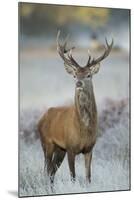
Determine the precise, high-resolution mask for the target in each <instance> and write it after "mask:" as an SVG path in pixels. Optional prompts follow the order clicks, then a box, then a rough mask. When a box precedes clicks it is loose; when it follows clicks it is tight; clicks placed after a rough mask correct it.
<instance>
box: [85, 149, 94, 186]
mask: <svg viewBox="0 0 134 200" xmlns="http://www.w3.org/2000/svg"><path fill="white" fill-rule="evenodd" d="M84 157H85V167H86V180H87V181H88V182H89V183H90V182H91V160H92V151H91V152H88V153H85V154H84Z"/></svg>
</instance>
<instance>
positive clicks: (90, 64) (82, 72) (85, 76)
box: [57, 31, 113, 89]
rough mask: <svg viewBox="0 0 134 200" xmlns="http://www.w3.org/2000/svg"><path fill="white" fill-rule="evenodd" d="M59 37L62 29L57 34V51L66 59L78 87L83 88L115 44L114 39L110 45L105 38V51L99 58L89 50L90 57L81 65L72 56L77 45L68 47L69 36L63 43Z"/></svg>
mask: <svg viewBox="0 0 134 200" xmlns="http://www.w3.org/2000/svg"><path fill="white" fill-rule="evenodd" d="M59 37H60V31H58V34H57V51H58V53H59V55H60V57H61V58H62V59H63V61H64V65H65V69H66V71H67V72H68V73H69V74H71V75H73V76H74V78H75V79H76V88H78V89H83V88H84V86H85V85H86V82H87V81H89V80H91V79H92V76H93V75H94V74H96V73H97V72H98V71H99V69H100V62H101V61H102V60H104V59H105V58H106V57H107V56H108V55H109V54H110V52H111V49H112V46H113V40H112V42H111V44H110V45H109V44H108V42H107V39H105V41H106V47H105V51H104V53H103V54H102V55H101V56H100V57H98V58H97V59H94V58H92V57H91V55H90V54H89V51H88V54H89V57H88V61H87V63H86V65H85V66H80V65H79V64H78V63H77V62H76V60H75V59H74V58H73V56H72V51H73V49H74V48H75V47H72V48H69V49H67V48H66V46H67V39H68V36H67V38H66V39H65V42H64V44H63V45H61V44H60V43H59Z"/></svg>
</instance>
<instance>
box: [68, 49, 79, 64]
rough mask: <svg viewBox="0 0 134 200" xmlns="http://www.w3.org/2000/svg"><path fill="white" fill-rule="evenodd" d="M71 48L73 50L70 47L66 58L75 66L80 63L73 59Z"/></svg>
mask: <svg viewBox="0 0 134 200" xmlns="http://www.w3.org/2000/svg"><path fill="white" fill-rule="evenodd" d="M72 50H73V48H71V49H70V51H69V53H68V58H69V59H70V60H71V62H72V64H73V65H75V66H76V67H80V65H79V64H78V63H77V62H76V61H75V60H74V58H73V56H72Z"/></svg>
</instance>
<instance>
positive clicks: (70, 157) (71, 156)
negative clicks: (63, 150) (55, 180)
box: [67, 151, 75, 181]
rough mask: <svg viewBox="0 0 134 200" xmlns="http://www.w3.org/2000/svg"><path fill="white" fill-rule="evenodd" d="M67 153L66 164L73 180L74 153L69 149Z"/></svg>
mask: <svg viewBox="0 0 134 200" xmlns="http://www.w3.org/2000/svg"><path fill="white" fill-rule="evenodd" d="M67 155H68V164H69V169H70V173H71V180H72V181H75V154H74V153H73V152H71V151H68V152H67Z"/></svg>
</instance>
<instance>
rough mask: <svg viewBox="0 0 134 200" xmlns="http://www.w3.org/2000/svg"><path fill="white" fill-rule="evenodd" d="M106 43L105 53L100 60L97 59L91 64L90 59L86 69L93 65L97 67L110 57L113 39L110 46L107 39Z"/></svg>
mask: <svg viewBox="0 0 134 200" xmlns="http://www.w3.org/2000/svg"><path fill="white" fill-rule="evenodd" d="M105 41H106V47H105V51H104V53H103V54H102V55H101V56H100V57H99V58H97V59H95V60H94V59H93V60H92V61H91V62H90V57H89V59H88V62H87V65H86V66H85V67H87V68H89V67H91V66H93V65H96V64H97V63H99V62H101V61H102V60H104V59H105V58H106V57H107V56H108V55H109V53H110V52H111V49H112V46H113V43H114V41H113V39H112V42H111V44H110V45H109V44H108V42H107V39H106V38H105Z"/></svg>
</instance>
